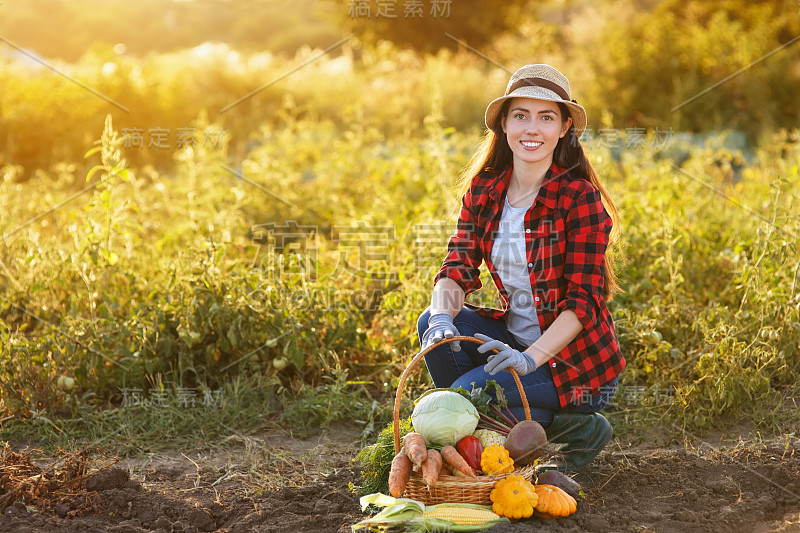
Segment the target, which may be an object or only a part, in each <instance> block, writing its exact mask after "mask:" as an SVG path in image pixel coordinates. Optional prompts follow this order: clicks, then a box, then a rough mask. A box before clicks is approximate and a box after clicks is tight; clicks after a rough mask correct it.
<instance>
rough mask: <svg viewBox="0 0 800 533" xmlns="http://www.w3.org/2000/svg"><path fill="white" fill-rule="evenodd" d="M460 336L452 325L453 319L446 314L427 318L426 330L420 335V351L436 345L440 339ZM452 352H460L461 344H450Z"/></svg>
mask: <svg viewBox="0 0 800 533" xmlns="http://www.w3.org/2000/svg"><path fill="white" fill-rule="evenodd" d="M460 335H461V334H460V333H459V332H458V330H457V329H456V327H455V326H454V325H453V317H452V316H450V315H449V314H448V313H438V314H435V315H431V316H430V318H428V329H426V330H425V333H423V334H422V349H423V350H424V349H425V348H427V347H428V346H430V345H431V344H436V343H437V342H439V341H440V340H442V339H449V338H451V337H458V336H460ZM450 347H451V348H452V349H453V351H454V352H459V351H461V343H459V342H458V341H456V342H453V343H451V344H450Z"/></svg>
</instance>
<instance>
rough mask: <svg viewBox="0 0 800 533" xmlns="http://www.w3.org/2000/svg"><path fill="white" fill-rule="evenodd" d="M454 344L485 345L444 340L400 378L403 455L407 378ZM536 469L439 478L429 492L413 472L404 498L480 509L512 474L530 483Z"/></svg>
mask: <svg viewBox="0 0 800 533" xmlns="http://www.w3.org/2000/svg"><path fill="white" fill-rule="evenodd" d="M455 341H462V342H463V341H467V342H475V343H477V344H483V341H482V340H480V339H476V338H474V337H451V338H449V339H442V340H441V341H439V342H437V343H435V344H433V345H431V346H429V347H428V348H426V349H425V350H422V351H421V352H420V353H418V354H417V355H415V356H414V358H413V359H411V361H410V362H409V363H408V366H407V367H406V369H405V370H404V371H403V374H402V375H401V376H400V382H399V383H398V384H397V393H396V394H395V399H394V451H395V453H399V452H400V400H401V398H402V396H403V387H404V386H405V383H406V379H407V378H408V375H409V373H410V372H411V370H412V369H413V368H414V367H415V366H416V365H417V363H418V362H419V361H420V359H422V358H423V357H425V354H427V353H428V352H430V351H431V350H433V349H434V348H436V347H438V346H441V345H442V344H447V343H449V342H455ZM508 370H509V371H510V372H511V375H512V376H514V382H515V383H516V385H517V388H518V389H519V395H520V397H521V398H522V406H523V408H524V409H525V418H526V419H527V420H530V419H531V410H530V407H529V406H528V399H527V398H526V397H525V391H524V390H523V389H522V382H521V381H520V380H519V375H517V373H516V372H515V371H514V369H513V368H509V369H508ZM534 470H535V468H534V465H525V466H522V467H518V468H515V469H514V471H513V472H509V473H508V474H499V475H495V476H478V477H476V478H471V477H460V476H448V475H440V476H439V479H438V481H437V482H436V485H435V486H434V487H433V489H432V490H430V491H429V490H428V487H427V486H426V485H425V481H423V479H422V474H420V473H419V472H411V478H410V479H409V481H408V485H406V490H405V492H404V493H403V497H404V498H412V499H414V500H418V501H421V502H422V503H424V504H425V505H436V504H439V503H445V502H448V503H474V504H478V505H491V504H492V501H491V500H490V499H489V494H490V493H491V492H492V489H493V488H494V485H495V483H497V482H498V481H499V480H501V479H503V478H504V477H506V476H510V475H511V474H516V475H519V476H522V477H524V478H525V479H527V480H528V481H530V480H531V478H532V477H533V473H534Z"/></svg>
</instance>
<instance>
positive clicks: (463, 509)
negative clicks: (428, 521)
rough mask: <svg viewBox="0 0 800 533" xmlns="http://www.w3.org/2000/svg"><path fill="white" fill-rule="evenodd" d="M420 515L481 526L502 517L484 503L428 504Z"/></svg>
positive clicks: (459, 523) (460, 523)
mask: <svg viewBox="0 0 800 533" xmlns="http://www.w3.org/2000/svg"><path fill="white" fill-rule="evenodd" d="M422 517H423V518H438V519H440V520H449V521H450V522H453V523H454V524H458V525H460V526H481V525H483V524H487V523H489V522H494V521H496V520H501V519H502V517H501V516H500V515H498V514H495V513H494V512H493V511H492V510H491V508H490V507H488V506H486V505H472V504H469V503H440V504H439V505H429V506H427V507H425V512H424V513H423V514H422Z"/></svg>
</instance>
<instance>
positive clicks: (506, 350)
mask: <svg viewBox="0 0 800 533" xmlns="http://www.w3.org/2000/svg"><path fill="white" fill-rule="evenodd" d="M475 338H476V339H480V340H482V341H485V343H484V344H481V345H480V346H478V352H480V353H486V352H488V351H490V350H498V353H497V354H495V355H490V356H489V358H488V359H487V360H486V365H485V366H484V367H483V369H484V370H485V371H487V372H488V373H489V374H490V375H492V376H494V375H495V374H497V373H498V372H500V371H501V370H506V369H507V368H509V367H511V368H513V369H514V370H516V371H517V374H519V375H520V376H524V375H526V374H530V373H531V372H533V371H534V370H536V361H534V360H533V357H532V356H531V355H529V354H527V353H525V352H520V351H519V350H515V349H514V348H512V347H511V346H509V345H508V344H506V343H504V342H503V341H498V340H495V339H492V338H491V337H487V336H486V335H483V334H482V333H476V334H475Z"/></svg>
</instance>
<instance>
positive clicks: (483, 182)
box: [470, 168, 507, 188]
mask: <svg viewBox="0 0 800 533" xmlns="http://www.w3.org/2000/svg"><path fill="white" fill-rule="evenodd" d="M506 170H507V169H503V170H495V169H492V168H484V169H483V170H481V171H480V172H478V173H477V174H476V175H475V176H474V177H473V178H472V181H471V182H470V188H472V187H476V186H480V187H486V186H489V185H494V184H495V183H497V182H498V181H500V180H502V178H503V174H504V173H505V172H506Z"/></svg>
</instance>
